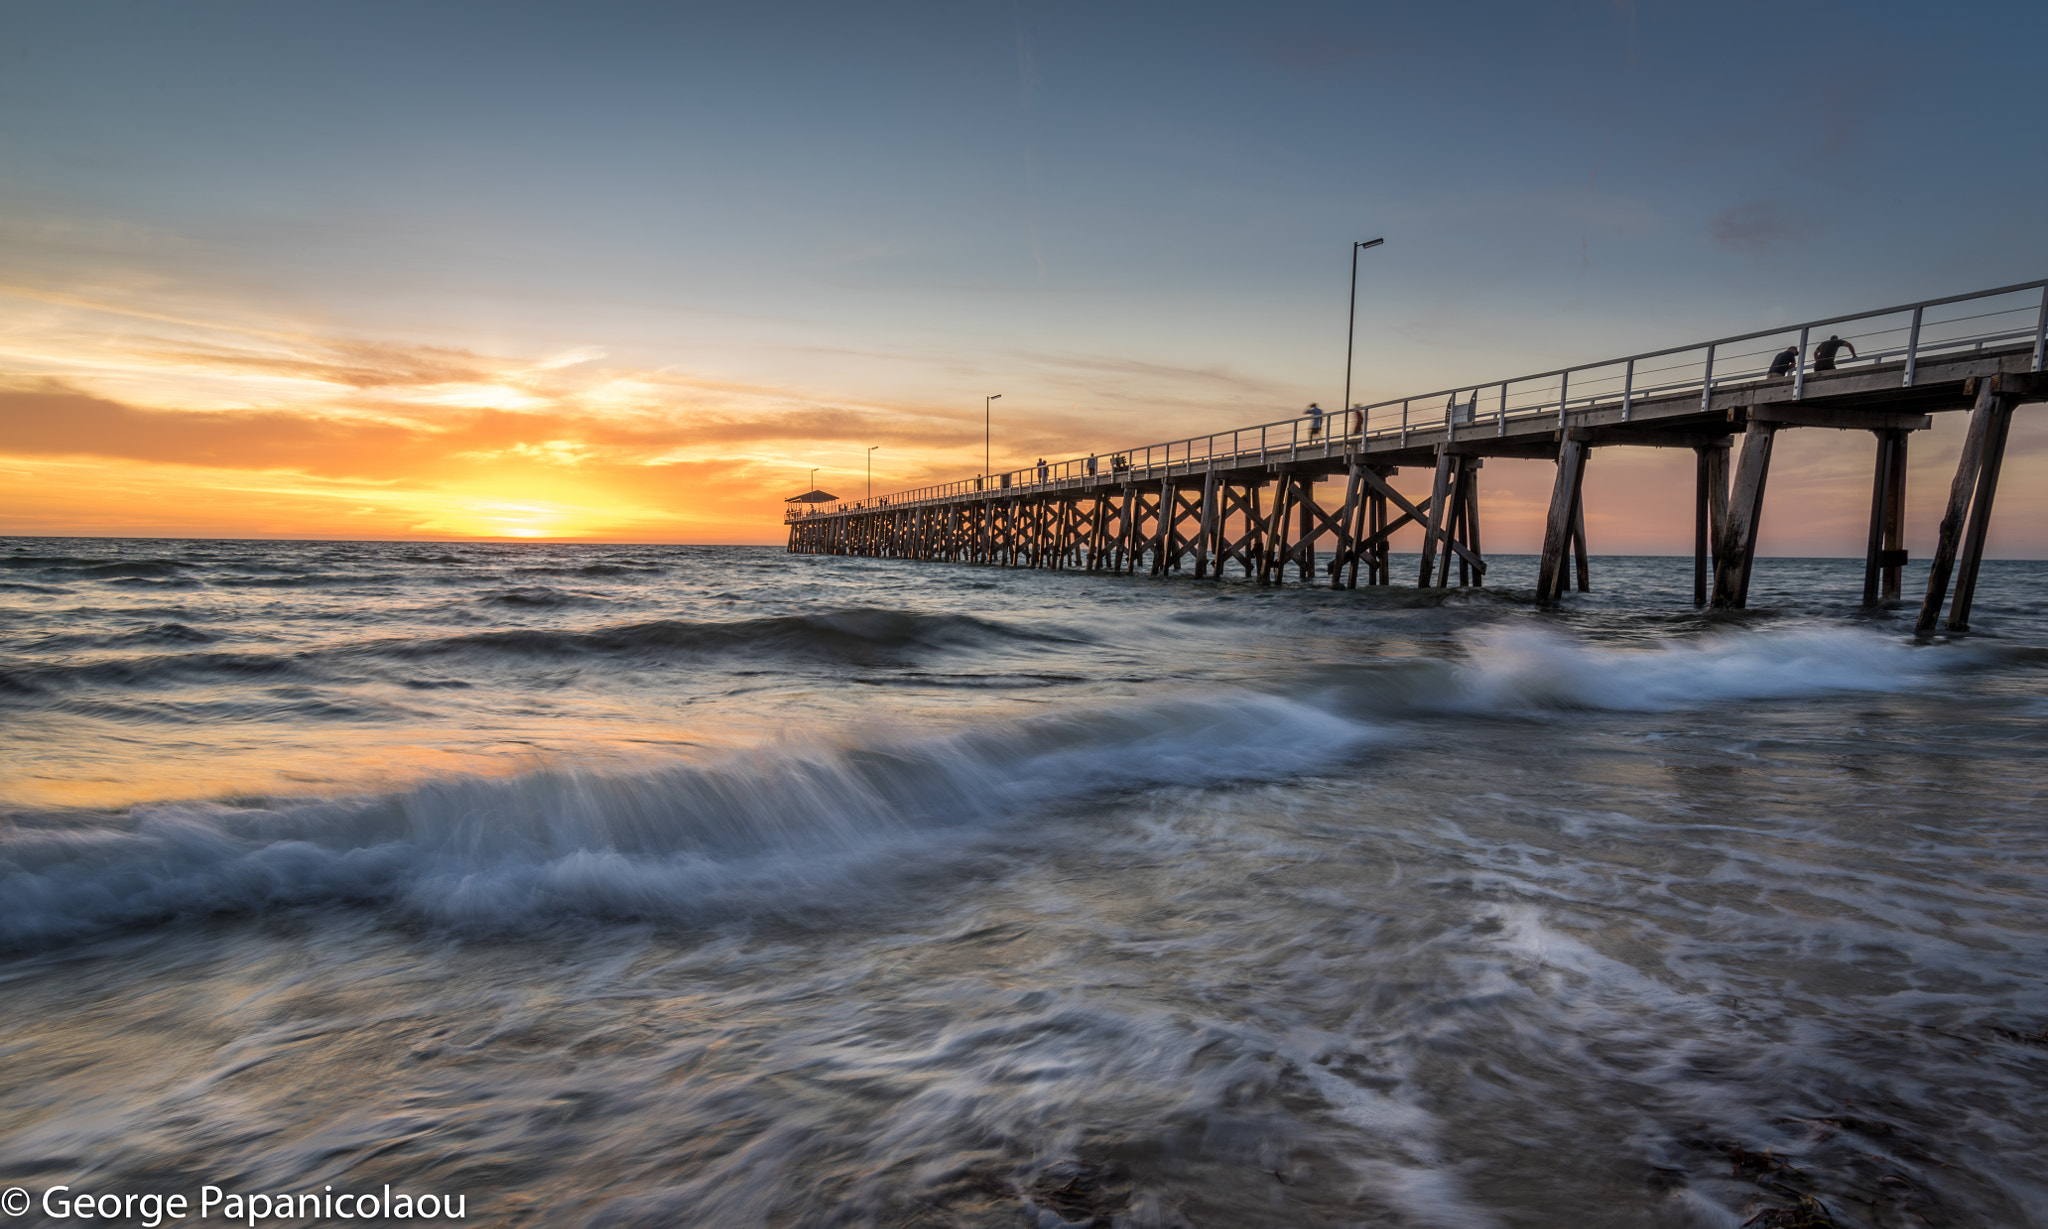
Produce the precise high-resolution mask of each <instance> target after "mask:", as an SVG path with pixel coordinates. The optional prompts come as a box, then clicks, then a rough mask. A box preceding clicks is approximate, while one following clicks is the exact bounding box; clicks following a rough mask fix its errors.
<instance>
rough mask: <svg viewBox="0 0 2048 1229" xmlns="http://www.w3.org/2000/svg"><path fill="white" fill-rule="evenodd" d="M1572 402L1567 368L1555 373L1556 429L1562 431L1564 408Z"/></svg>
mask: <svg viewBox="0 0 2048 1229" xmlns="http://www.w3.org/2000/svg"><path fill="white" fill-rule="evenodd" d="M1571 400H1572V373H1571V371H1570V369H1569V368H1567V369H1566V370H1564V371H1560V372H1558V373H1557V429H1558V430H1560V431H1562V430H1564V408H1565V407H1566V406H1567V405H1570V404H1571Z"/></svg>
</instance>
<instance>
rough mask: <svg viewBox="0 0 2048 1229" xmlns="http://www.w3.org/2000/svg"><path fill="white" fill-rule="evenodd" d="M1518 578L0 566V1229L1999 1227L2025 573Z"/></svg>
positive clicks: (762, 565)
mask: <svg viewBox="0 0 2048 1229" xmlns="http://www.w3.org/2000/svg"><path fill="white" fill-rule="evenodd" d="M1534 570H1535V568H1534V561H1533V560H1529V559H1517V558H1514V557H1503V558H1501V559H1499V560H1497V561H1496V563H1495V571H1497V572H1499V573H1502V574H1504V581H1505V583H1502V584H1499V585H1495V586H1491V587H1489V588H1487V589H1485V590H1470V591H1443V592H1435V591H1433V592H1423V593H1418V592H1416V591H1414V590H1402V589H1393V590H1370V589H1362V590H1358V591H1355V592H1332V591H1329V590H1327V589H1321V588H1315V587H1307V586H1291V587H1286V588H1279V589H1263V588H1260V587H1257V586H1255V585H1251V584H1248V583H1244V582H1241V581H1234V580H1226V581H1223V582H1215V581H1200V582H1198V581H1194V580H1191V579H1187V578H1172V579H1163V580H1161V579H1153V578H1147V577H1121V576H1098V575H1090V574H1086V573H1050V572H1008V571H1001V570H996V569H985V568H976V567H970V566H964V565H962V566H954V565H945V564H931V563H915V562H903V561H889V560H863V559H847V558H827V557H814V556H790V555H786V554H784V553H782V552H781V551H779V550H775V549H768V548H739V547H731V548H722V547H664V546H588V545H575V546H565V545H548V544H517V545H467V544H465V545H449V544H420V543H361V542H354V543H350V542H314V543H305V542H300V543H290V542H220V541H189V542H188V541H155V540H111V539H54V538H52V539H31V538H12V539H0V1056H4V1062H0V1187H6V1188H14V1187H19V1188H21V1189H23V1190H24V1191H27V1192H31V1193H33V1194H34V1195H35V1196H37V1197H38V1198H40V1196H41V1194H42V1193H43V1192H44V1191H46V1190H49V1189H52V1188H55V1187H58V1186H65V1187H68V1188H69V1189H70V1190H71V1191H73V1192H89V1193H94V1194H97V1193H103V1192H104V1193H110V1194H112V1195H119V1196H122V1197H124V1198H126V1197H131V1196H132V1197H135V1198H130V1199H129V1200H128V1204H127V1205H126V1206H129V1207H131V1208H132V1207H133V1206H136V1201H137V1199H142V1198H143V1197H147V1196H151V1195H154V1196H156V1197H158V1198H159V1199H160V1200H161V1198H163V1197H167V1196H169V1195H171V1194H173V1193H183V1194H185V1195H187V1196H189V1197H191V1198H192V1199H193V1204H194V1206H195V1207H196V1206H197V1200H198V1194H197V1193H198V1192H200V1191H201V1190H202V1189H211V1190H213V1191H214V1192H215V1195H214V1197H215V1198H216V1199H224V1198H225V1197H226V1196H227V1195H229V1194H232V1195H234V1196H235V1197H237V1198H243V1197H247V1198H250V1199H253V1198H254V1197H255V1196H256V1194H257V1193H259V1192H260V1193H262V1194H263V1195H264V1197H265V1198H266V1200H268V1199H271V1198H274V1197H281V1196H286V1195H292V1196H304V1197H306V1198H308V1199H312V1200H313V1202H304V1201H303V1200H302V1201H301V1203H300V1204H296V1205H273V1204H272V1203H270V1202H266V1203H265V1204H264V1205H263V1206H264V1207H266V1208H270V1207H273V1206H297V1207H305V1208H315V1209H317V1208H319V1207H325V1206H328V1205H325V1204H320V1203H319V1202H318V1200H319V1199H327V1200H328V1202H329V1204H331V1203H332V1197H333V1195H334V1194H335V1193H342V1192H348V1193H356V1192H360V1193H364V1198H365V1199H368V1200H373V1201H374V1200H378V1199H382V1200H385V1202H384V1203H381V1204H377V1205H376V1206H379V1207H381V1208H384V1209H387V1210H388V1209H389V1208H390V1207H391V1206H393V1205H392V1204H391V1203H390V1202H389V1201H390V1200H391V1199H393V1198H395V1196H394V1195H392V1194H390V1193H389V1192H399V1193H404V1194H406V1196H407V1197H408V1198H409V1199H412V1200H416V1201H419V1202H418V1204H417V1206H422V1207H423V1206H427V1205H426V1203H425V1201H424V1199H423V1198H422V1196H423V1195H425V1194H429V1193H431V1195H432V1196H433V1197H434V1200H435V1203H434V1205H433V1206H435V1207H440V1206H443V1204H442V1202H441V1201H443V1200H445V1201H446V1206H450V1207H452V1206H455V1205H454V1201H455V1200H457V1199H458V1198H459V1199H460V1200H462V1203H461V1206H462V1207H463V1209H464V1218H463V1220H462V1221H461V1222H460V1223H478V1224H491V1225H514V1224H524V1225H549V1226H554V1225H591V1226H599V1225H602V1226H641V1225H645V1226H669V1225H692V1226H696V1225H703V1226H920V1227H925V1226H930V1227H936V1226H977V1227H978V1226H989V1227H994V1226H1042V1227H1046V1229H1051V1227H1055V1226H1063V1225H1064V1226H1079V1225H1094V1226H1101V1227H1103V1229H1108V1227H1111V1226H1119V1227H1126V1226H1127V1227H1132V1229H1135V1227H1140V1226H1158V1227H1166V1226H1188V1227H1204V1229H1207V1227H1211V1226H1267V1225H1271V1226H1331V1227H1335V1226H1356V1225H1373V1226H1382V1225H1384V1226H1415V1227H1443V1229H1522V1227H1538V1226H1560V1227H1562V1226H1571V1227H1573V1229H1584V1227H1588V1226H1594V1227H1598V1226H1616V1227H1620V1226H1645V1225H1652V1226H1673V1227H1681V1226H1699V1227H1727V1229H1735V1227H1738V1226H1748V1227H1750V1229H1795V1227H1796V1229H1818V1227H1822V1226H1830V1225H1832V1226H1839V1227H1841V1229H1849V1227H1851V1226H1858V1227H1860V1226H1872V1227H1876V1226H1884V1227H1890V1226H1922V1225H1942V1226H1987V1227H1989V1226H2040V1225H2048V1178H2044V1177H2043V1176H2042V1175H2043V1174H2044V1173H2048V1168H2044V1166H2043V1165H2042V1158H2043V1157H2048V854H2044V839H2043V838H2044V836H2048V812H2044V807H2043V798H2044V793H2048V755H2044V754H2043V752H2044V749H2048V748H2044V744H2048V735H2044V731H2048V564H2040V563H2026V562H2006V561H1999V562H1990V563H1987V564H1986V565H1985V570H1984V575H1983V578H1982V580H1981V581H1980V589H1979V594H1978V598H1977V605H1976V611H1975V614H1974V615H1973V624H1974V625H1975V629H1974V630H1973V631H1972V633H1970V634H1969V635H1967V636H1959V637H1945V636H1943V637H1934V638H1927V639H1917V638H1915V637H1914V636H1913V635H1912V626H1911V625H1912V617H1913V614H1914V613H1915V612H1914V610H1913V609H1912V608H1910V607H1906V608H1892V609H1886V610H1880V611H1865V610H1862V609H1860V608H1859V607H1858V606H1857V605H1856V602H1857V600H1858V598H1859V597H1860V594H1861V565H1860V563H1851V562H1848V561H1828V560H1763V561H1760V562H1759V563H1758V565H1757V574H1756V577H1755V580H1754V581H1753V584H1752V607H1751V609H1749V610H1747V611H1739V612H1702V611H1697V610H1695V609H1694V608H1693V607H1692V605H1691V601H1690V596H1691V561H1690V560H1689V559H1647V558H1646V559H1597V560H1595V582H1596V585H1597V591H1596V592H1594V593H1589V594H1574V595H1570V596H1569V597H1568V599H1567V600H1566V601H1565V602H1564V603H1563V604H1562V605H1561V606H1560V607H1557V608H1554V609H1546V608H1543V607H1539V606H1538V605H1537V604H1536V603H1535V602H1534V601H1533V598H1532V593H1531V589H1532V587H1533V582H1534ZM1917 570H1918V569H1915V571H1916V572H1917ZM1395 574H1396V575H1399V574H1401V572H1400V569H1399V567H1398V566H1397V567H1396V569H1395ZM1915 579H1916V576H1915V575H1914V574H1913V573H1909V575H1908V578H1907V580H1908V586H1907V587H1908V591H1909V592H1910V591H1911V589H1912V582H1913V581H1914V580H1915ZM159 1206H161V1205H160V1204H159ZM240 1206H254V1205H253V1204H249V1205H240ZM364 1206H366V1207H367V1206H371V1205H370V1204H365V1205H364ZM441 1219H442V1221H443V1222H444V1223H445V1222H446V1221H447V1218H446V1217H442V1218H441ZM13 1221H14V1223H21V1224H42V1223H70V1222H69V1221H68V1220H60V1218H58V1217H56V1216H54V1215H53V1214H50V1213H48V1212H46V1211H44V1210H43V1207H42V1205H40V1204H37V1205H36V1206H35V1207H32V1208H31V1209H30V1210H29V1211H28V1212H27V1213H26V1214H25V1215H21V1216H15V1217H13ZM112 1223H137V1224H139V1223H142V1222H141V1221H139V1220H132V1219H130V1220H122V1219H119V1218H115V1219H114V1220H113V1221H112ZM172 1223H174V1222H172ZM261 1223H276V1224H286V1223H292V1224H313V1223H333V1222H332V1221H331V1220H330V1219H328V1218H326V1217H325V1216H323V1215H308V1216H299V1215H297V1214H296V1213H294V1214H293V1215H292V1216H288V1217H282V1218H271V1219H267V1220H265V1221H263V1222H261ZM391 1223H398V1221H396V1220H392V1221H391ZM408 1223H409V1222H408Z"/></svg>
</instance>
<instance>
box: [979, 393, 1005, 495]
mask: <svg viewBox="0 0 2048 1229" xmlns="http://www.w3.org/2000/svg"><path fill="white" fill-rule="evenodd" d="M1002 399H1003V395H1002V394H1001V393H990V394H989V395H988V396H986V397H983V398H982V399H981V477H982V480H983V481H984V482H985V481H987V480H988V478H989V471H990V469H991V468H993V467H992V466H991V465H990V464H989V456H990V455H991V454H990V450H989V441H990V440H991V439H993V438H994V436H993V434H992V431H991V428H990V427H989V407H990V406H992V405H994V404H995V403H996V402H998V401H1001V400H1002Z"/></svg>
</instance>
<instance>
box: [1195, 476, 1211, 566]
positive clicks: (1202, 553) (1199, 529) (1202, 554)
mask: <svg viewBox="0 0 2048 1229" xmlns="http://www.w3.org/2000/svg"><path fill="white" fill-rule="evenodd" d="M1215 520H1216V463H1215V462H1214V461H1211V462H1210V463H1209V472H1207V473H1206V474H1204V475H1202V509H1201V515H1199V516H1197V517H1196V518H1195V577H1196V579H1198V580H1199V579H1200V578H1202V577H1204V576H1207V575H1208V574H1209V549H1210V548H1209V543H1210V542H1211V541H1212V540H1213V539H1214V538H1215V536H1216V526H1215V524H1214V522H1215Z"/></svg>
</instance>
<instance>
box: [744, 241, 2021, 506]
mask: <svg viewBox="0 0 2048 1229" xmlns="http://www.w3.org/2000/svg"><path fill="white" fill-rule="evenodd" d="M1844 329H1846V330H1848V331H1846V332H1844V331H1843V330H1844ZM1828 336H1839V337H1841V338H1842V339H1843V340H1844V341H1847V342H1848V343H1849V344H1850V348H1851V349H1853V350H1854V351H1855V353H1854V356H1853V357H1849V356H1838V357H1837V358H1836V359H1835V365H1834V370H1836V371H1854V370H1857V369H1858V368H1875V367H1878V366H1880V365H1883V364H1888V363H1900V364H1902V366H1901V369H1900V380H1901V383H1902V384H1903V385H1904V386H1907V387H1910V386H1911V385H1912V384H1913V381H1914V376H1915V373H1916V371H1917V369H1918V367H1919V365H1920V363H1921V362H1923V361H1925V360H1927V359H1930V358H1934V357H1948V356H1951V355H1954V354H1957V353H1959V352H1969V351H1980V350H1985V349H1988V348H1992V347H2006V346H2015V345H2021V344H2024V343H2028V342H2031V343H2032V346H2033V368H2032V369H2033V370H2035V371H2040V370H2043V368H2044V360H2048V278H2044V279H2041V280H2038V281H2031V282H2019V283H2016V284H2014V285H2011V286H1999V287H1996V288H1995V289H1991V290H1979V291H1973V292H1972V293H1969V294H1958V295H1949V296H1947V297H1944V298H1939V299H1924V300H1922V301H1920V302H1918V303H1905V304H1901V305H1899V306H1897V307H1886V308H1882V309H1880V310H1877V311H1870V312H1855V313H1852V314H1850V315H1846V316H1830V317H1828V318H1826V319H1823V320H1810V321H1807V322H1805V323H1803V324H1792V325H1784V326H1780V327H1776V328H1768V329H1760V330H1758V331H1756V332H1753V333H1740V334H1737V335H1735V336H1732V337H1719V338H1715V339H1714V340H1712V341H1704V342H1695V343H1692V344H1690V345H1684V346H1672V347H1669V348H1667V349H1663V350H1649V351H1645V352H1643V353H1641V354H1630V355H1624V356H1622V357H1620V358H1611V359H1602V360H1600V361H1598V362H1593V363H1582V364H1579V365H1577V366H1572V367H1562V368H1558V369H1557V370H1555V371H1545V372H1539V373H1537V374H1534V375H1524V376H1514V377H1512V378H1509V379H1505V380H1488V381H1485V382H1482V383H1479V384H1464V385H1460V386H1458V387H1455V388H1440V389H1437V390H1436V391H1434V392H1428V393H1419V394H1415V395H1413V396H1408V397H1397V398H1390V399H1388V400H1386V401H1375V402H1371V403H1368V404H1359V405H1353V406H1352V407H1350V409H1349V410H1332V411H1330V412H1328V413H1326V414H1324V415H1323V416H1322V417H1321V418H1320V419H1316V418H1314V417H1312V416H1308V415H1294V416H1291V417H1288V418H1281V419H1275V420H1274V421H1272V422H1265V423H1255V424H1253V425H1251V426H1246V427H1235V428H1231V429H1229V430H1225V431H1214V432H1210V433H1208V434H1206V435H1195V436H1189V437H1187V438H1185V439H1177V440H1169V441H1166V442H1164V443H1157V444H1141V445H1137V446H1134V447H1131V448H1124V449H1119V450H1116V451H1114V452H1109V453H1098V454H1095V455H1092V456H1086V457H1069V458H1067V459H1065V460H1061V461H1050V462H1047V463H1045V464H1043V465H1037V466H1030V467H1026V468H1024V469H1014V470H1011V471H1009V472H1008V473H1001V474H989V475H982V476H978V477H973V478H964V479H960V480H958V481H954V482H946V483H939V484H937V485H933V486H923V487H917V488H914V489H912V490H907V491H895V492H892V493H890V494H887V495H878V496H875V497H873V498H871V499H859V500H848V501H847V502H845V503H841V504H835V505H829V506H813V507H810V508H806V509H804V510H802V511H796V510H792V511H791V512H790V513H789V514H788V516H787V517H786V518H785V519H788V520H800V519H803V518H805V517H808V516H828V515H834V514H838V513H844V512H866V511H873V510H876V509H881V508H900V507H903V506H905V505H911V504H920V503H927V502H930V501H933V500H955V499H959V498H962V497H965V496H972V495H984V496H1000V495H1003V494H1005V493H1009V492H1015V491H1019V490H1028V489H1032V488H1042V487H1045V486H1071V485H1084V486H1085V485H1089V484H1090V483H1091V482H1101V481H1103V480H1105V479H1108V480H1111V481H1123V480H1125V479H1154V478H1159V477H1162V476H1170V475H1172V474H1174V473H1186V472H1190V471H1193V470H1197V469H1202V468H1206V467H1207V466H1208V465H1210V464H1211V463H1216V464H1232V465H1235V464H1245V463H1249V462H1252V461H1261V462H1263V461H1269V460H1289V459H1293V458H1297V457H1301V456H1324V455H1336V454H1338V453H1342V452H1344V451H1348V450H1349V448H1350V447H1351V446H1353V445H1356V444H1359V443H1362V442H1364V441H1368V440H1386V439H1391V438H1395V437H1399V438H1401V439H1404V440H1405V439H1406V437H1407V436H1408V435H1409V434H1411V433H1413V432H1418V431H1434V430H1438V429H1447V431H1448V433H1449V434H1451V435H1453V436H1459V435H1463V436H1467V437H1469V436H1472V435H1482V434H1488V433H1498V434H1505V433H1506V432H1507V428H1508V424H1510V423H1514V422H1525V421H1529V420H1532V419H1539V418H1554V419H1555V420H1556V421H1557V424H1558V425H1559V426H1560V427H1562V426H1563V425H1565V423H1566V422H1567V420H1568V419H1569V416H1570V415H1572V414H1575V413H1582V412H1584V411H1587V410H1593V409H1613V408H1615V407H1619V408H1620V410H1621V418H1622V421H1624V422H1626V421H1628V419H1629V416H1630V412H1631V410H1632V409H1633V408H1634V406H1635V405H1636V404H1638V403H1641V402H1645V401H1649V400H1652V399H1656V400H1660V401H1661V400H1666V399H1669V398H1672V397H1677V396H1681V395H1684V394H1686V393H1697V394H1698V395H1699V397H1700V400H1701V404H1702V405H1704V404H1705V403H1706V402H1707V400H1708V398H1710V397H1712V395H1713V392H1714V390H1715V389H1717V388H1725V387H1727V386H1730V385H1735V384H1743V383H1749V382H1753V381H1757V380H1763V379H1778V378H1785V379H1789V380H1790V381H1791V392H1792V398H1793V399H1794V400H1797V399H1799V398H1800V396H1801V395H1802V394H1803V393H1804V391H1805V385H1806V378H1807V376H1808V375H1809V374H1810V373H1812V371H1813V370H1814V349H1815V347H1816V346H1817V345H1819V344H1820V343H1821V342H1822V341H1824V340H1826V338H1827V337H1828ZM1787 351H1790V352H1791V354H1790V356H1789V357H1790V362H1789V368H1790V369H1789V370H1788V371H1786V372H1783V373H1781V374H1774V373H1773V372H1772V371H1771V367H1772V364H1773V360H1774V359H1776V358H1777V357H1779V356H1780V355H1782V354H1785V352H1787Z"/></svg>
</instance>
